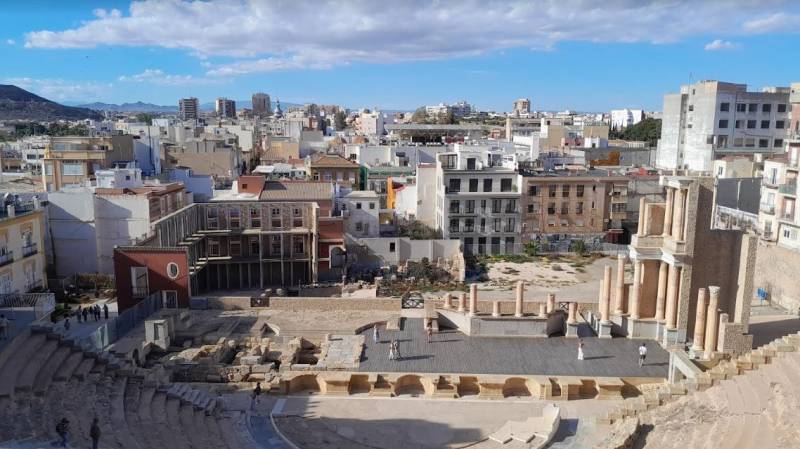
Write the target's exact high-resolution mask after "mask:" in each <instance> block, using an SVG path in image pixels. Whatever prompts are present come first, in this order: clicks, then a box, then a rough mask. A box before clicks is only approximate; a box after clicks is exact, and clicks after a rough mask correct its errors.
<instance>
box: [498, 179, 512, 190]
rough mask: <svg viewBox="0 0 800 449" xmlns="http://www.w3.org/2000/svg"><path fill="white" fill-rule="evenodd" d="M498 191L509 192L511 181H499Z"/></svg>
mask: <svg viewBox="0 0 800 449" xmlns="http://www.w3.org/2000/svg"><path fill="white" fill-rule="evenodd" d="M500 191H501V192H511V191H512V186H511V179H501V180H500Z"/></svg>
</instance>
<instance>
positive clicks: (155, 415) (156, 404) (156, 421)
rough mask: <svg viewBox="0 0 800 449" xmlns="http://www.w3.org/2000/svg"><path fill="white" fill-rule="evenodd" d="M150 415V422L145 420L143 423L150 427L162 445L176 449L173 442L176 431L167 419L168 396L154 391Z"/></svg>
mask: <svg viewBox="0 0 800 449" xmlns="http://www.w3.org/2000/svg"><path fill="white" fill-rule="evenodd" d="M149 415H150V416H149V418H148V420H144V421H143V423H144V424H145V425H146V426H150V429H152V433H153V436H155V437H157V439H158V440H159V441H160V442H161V444H162V445H164V446H167V447H171V448H174V447H175V444H173V443H172V441H171V439H172V438H173V434H174V431H173V430H172V426H171V425H170V422H169V421H168V419H167V395H166V394H165V393H164V392H161V391H154V393H153V399H152V400H151V401H150V411H149Z"/></svg>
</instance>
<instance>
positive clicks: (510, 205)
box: [506, 200, 517, 214]
mask: <svg viewBox="0 0 800 449" xmlns="http://www.w3.org/2000/svg"><path fill="white" fill-rule="evenodd" d="M516 211H517V200H508V201H506V213H507V214H513V213H515V212H516Z"/></svg>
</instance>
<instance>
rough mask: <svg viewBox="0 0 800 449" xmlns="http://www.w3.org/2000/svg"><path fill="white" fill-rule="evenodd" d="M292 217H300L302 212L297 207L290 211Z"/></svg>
mask: <svg viewBox="0 0 800 449" xmlns="http://www.w3.org/2000/svg"><path fill="white" fill-rule="evenodd" d="M292 215H294V216H295V217H300V216H302V215H303V210H302V209H300V208H299V207H295V208H294V209H292Z"/></svg>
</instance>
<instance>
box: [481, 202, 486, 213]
mask: <svg viewBox="0 0 800 449" xmlns="http://www.w3.org/2000/svg"><path fill="white" fill-rule="evenodd" d="M481 212H486V200H481Z"/></svg>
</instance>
